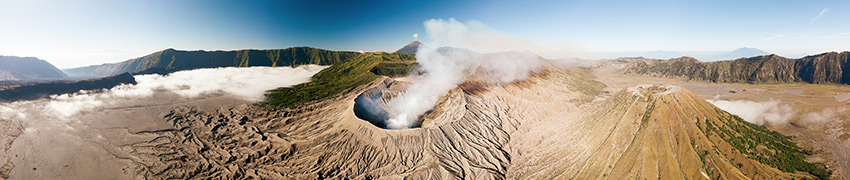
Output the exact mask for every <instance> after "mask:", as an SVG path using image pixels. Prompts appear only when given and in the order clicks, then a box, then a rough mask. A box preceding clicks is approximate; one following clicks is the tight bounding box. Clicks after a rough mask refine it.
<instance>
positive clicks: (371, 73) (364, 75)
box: [265, 53, 414, 107]
mask: <svg viewBox="0 0 850 180" xmlns="http://www.w3.org/2000/svg"><path fill="white" fill-rule="evenodd" d="M413 61H414V60H413V56H411V55H403V54H389V53H367V54H360V55H357V56H354V57H352V58H350V59H347V60H344V61H342V62H340V63H338V64H336V65H333V66H331V67H330V68H327V69H324V70H322V71H320V72H319V73H316V75H313V77H312V78H313V80H312V81H311V82H309V83H304V84H299V85H295V86H293V87H288V88H278V89H274V90H271V91H269V92H268V93H267V94H266V102H265V104H267V105H271V106H277V107H295V106H297V105H299V104H302V103H306V102H310V101H315V100H320V99H324V98H327V97H331V96H333V95H336V94H339V93H341V92H343V91H346V90H350V89H352V88H355V87H357V86H360V85H363V84H366V83H369V82H371V81H373V80H375V79H376V78H378V77H379V76H380V75H387V76H398V75H406V74H407V72H409V70H410V69H411V68H412V66H413V65H412V63H413ZM399 64H406V65H399ZM402 66H404V67H407V68H406V70H405V68H400V67H402Z"/></svg>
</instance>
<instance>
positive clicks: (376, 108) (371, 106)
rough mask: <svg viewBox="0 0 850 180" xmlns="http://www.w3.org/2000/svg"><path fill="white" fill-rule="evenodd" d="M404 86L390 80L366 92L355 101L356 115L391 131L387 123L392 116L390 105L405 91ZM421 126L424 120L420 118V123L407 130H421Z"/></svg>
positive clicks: (417, 122)
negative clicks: (391, 101) (392, 100)
mask: <svg viewBox="0 0 850 180" xmlns="http://www.w3.org/2000/svg"><path fill="white" fill-rule="evenodd" d="M404 86H405V85H404V84H402V83H399V82H395V81H393V80H391V79H389V80H387V81H385V82H384V84H383V85H381V86H379V87H375V88H372V89H369V90H366V92H363V93H362V94H360V95H359V96H357V98H355V99H354V115H355V116H357V118H360V119H362V120H365V121H367V122H369V123H371V124H372V125H375V126H377V127H379V128H383V129H391V128H389V127H388V122H387V121H388V120H389V119H390V116H391V115H390V112H389V109H390V108H389V104H388V103H389V101H390V100H391V99H392V98H394V97H396V96H398V94H400V93H401V92H402V91H404V89H405V88H406V87H404ZM421 126H422V119H421V118H419V120H418V121H416V122H415V123H413V124H412V125H411V126H410V127H407V128H419V127H421Z"/></svg>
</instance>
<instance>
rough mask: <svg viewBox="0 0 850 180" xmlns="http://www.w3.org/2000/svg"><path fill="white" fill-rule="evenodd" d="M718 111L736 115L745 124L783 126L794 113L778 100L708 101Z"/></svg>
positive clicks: (789, 107)
mask: <svg viewBox="0 0 850 180" xmlns="http://www.w3.org/2000/svg"><path fill="white" fill-rule="evenodd" d="M708 102H709V103H711V104H714V105H715V106H717V107H718V108H720V109H723V110H724V111H727V112H729V113H731V114H734V115H737V116H739V117H741V119H744V120H745V121H747V122H750V123H753V124H758V125H764V124H785V123H788V120H790V119H791V118H792V117H794V115H795V114H796V112H795V111H794V110H793V109H792V108H791V106H790V105H787V104H783V103H782V102H781V101H779V100H770V101H764V102H755V101H747V100H735V101H727V100H716V99H715V100H708Z"/></svg>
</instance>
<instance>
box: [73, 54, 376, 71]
mask: <svg viewBox="0 0 850 180" xmlns="http://www.w3.org/2000/svg"><path fill="white" fill-rule="evenodd" d="M357 54H359V53H356V52H345V51H328V50H323V49H316V48H310V47H293V48H287V49H269V50H237V51H182V50H174V49H166V50H163V51H159V52H155V53H152V54H150V55H147V56H142V57H139V58H135V59H130V60H127V61H123V62H120V63H114V64H103V65H94V66H86V67H79V68H72V69H65V70H64V71H65V73H67V74H68V75H70V76H71V77H77V78H96V77H105V76H112V75H116V74H120V73H125V72H127V73H137V72H143V73H150V72H148V71H155V72H174V71H180V70H191V69H200V68H217V67H249V66H297V65H304V64H316V65H333V64H336V63H339V62H342V61H344V60H346V59H348V58H350V57H353V56H355V55H357Z"/></svg>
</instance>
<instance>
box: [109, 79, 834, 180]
mask: <svg viewBox="0 0 850 180" xmlns="http://www.w3.org/2000/svg"><path fill="white" fill-rule="evenodd" d="M396 83H397V82H396V81H395V80H393V79H390V78H387V77H379V78H376V79H375V80H374V81H371V82H369V83H367V84H364V85H362V86H358V87H356V88H353V89H345V90H343V91H341V92H340V93H339V94H336V95H333V96H330V97H327V98H323V99H320V100H317V101H310V102H306V103H304V104H302V105H300V106H297V107H291V108H287V107H284V108H280V109H277V108H271V107H265V106H250V105H244V106H239V107H235V108H229V109H221V110H219V111H216V112H204V111H199V110H197V109H194V108H192V107H178V108H176V109H173V110H172V111H171V112H170V113H168V114H167V115H166V116H165V118H164V121H167V122H168V123H169V124H171V125H172V127H170V128H166V129H158V130H146V131H140V132H135V133H136V134H145V135H150V136H152V138H150V139H148V140H145V141H141V142H137V143H132V144H128V145H125V146H124V147H122V148H121V149H124V150H127V151H128V153H127V154H129V155H128V157H127V158H126V159H129V160H131V161H132V162H133V164H134V165H135V168H134V169H135V171H134V172H135V173H136V174H138V175H140V176H143V177H150V178H164V179H165V178H181V179H185V178H202V179H206V178H260V179H317V178H318V179H321V178H339V179H344V178H353V179H372V178H414V179H552V178H564V179H570V178H572V179H644V178H647V179H656V178H687V179H724V178H727V179H746V178H755V179H787V178H804V177H806V178H817V177H823V176H826V177H828V176H829V174H828V171H826V170H825V169H824V168H823V167H822V166H819V165H817V164H811V163H806V162H805V161H802V159H801V158H804V157H805V155H806V153H809V152H807V151H806V150H803V149H800V148H799V147H797V146H796V145H795V144H793V143H791V142H790V141H789V140H788V139H789V138H788V137H785V136H782V135H780V134H778V133H776V132H772V131H769V130H766V129H765V128H763V127H760V126H756V125H753V124H749V123H747V122H745V121H743V120H740V119H739V118H736V117H735V116H732V115H730V114H728V113H726V112H724V111H722V110H719V109H717V108H716V107H714V106H713V105H711V104H709V103H707V102H706V101H705V100H703V99H702V98H700V97H698V96H696V95H694V94H693V93H691V92H689V91H688V90H685V89H682V88H680V87H676V86H650V85H647V86H637V87H632V88H628V89H623V90H620V91H618V92H616V93H605V92H603V91H601V88H602V87H604V85H599V84H600V83H599V82H596V81H594V80H593V77H592V76H591V75H589V74H587V73H583V72H582V70H559V69H555V68H551V67H550V68H547V69H546V71H545V72H544V73H541V74H534V75H532V76H531V77H529V78H528V79H527V80H525V81H521V82H514V83H509V84H505V85H484V86H475V87H472V86H461V87H459V88H456V89H453V90H451V91H449V92H448V93H446V94H445V95H444V96H443V97H442V98H441V99H440V101H439V102H438V103H437V107H435V109H434V110H433V111H430V112H429V113H427V114H425V115H423V119H424V121H425V122H423V126H421V127H420V128H412V129H403V130H386V129H381V128H379V127H376V126H375V125H373V124H372V123H370V122H368V121H367V120H365V119H361V118H359V116H358V115H356V113H357V112H356V111H357V110H356V109H355V106H356V104H357V102H356V100H355V99H357V98H358V97H360V96H362V95H363V94H364V93H365V94H377V93H376V92H375V91H384V90H389V91H392V92H388V93H393V92H395V91H394V90H392V89H393V88H391V87H392V86H393V85H394V84H396ZM464 88H472V89H464ZM473 89H474V90H473ZM382 96H383V95H382ZM375 102H379V101H375Z"/></svg>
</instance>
